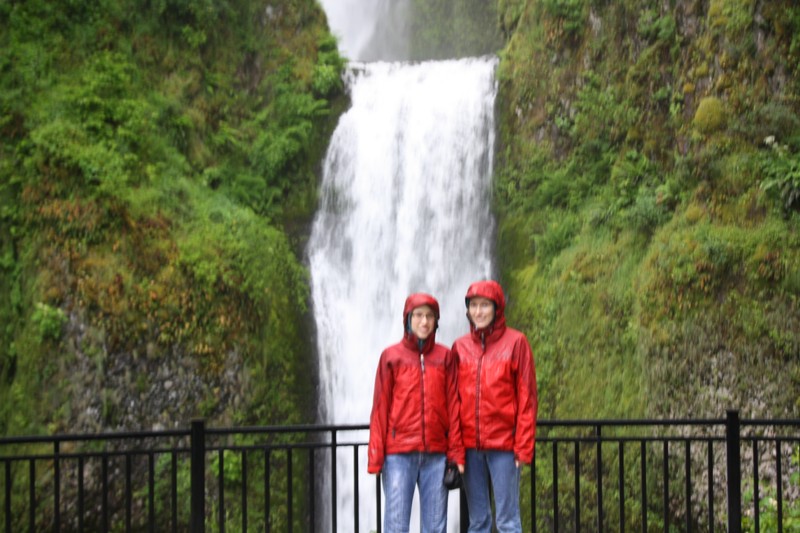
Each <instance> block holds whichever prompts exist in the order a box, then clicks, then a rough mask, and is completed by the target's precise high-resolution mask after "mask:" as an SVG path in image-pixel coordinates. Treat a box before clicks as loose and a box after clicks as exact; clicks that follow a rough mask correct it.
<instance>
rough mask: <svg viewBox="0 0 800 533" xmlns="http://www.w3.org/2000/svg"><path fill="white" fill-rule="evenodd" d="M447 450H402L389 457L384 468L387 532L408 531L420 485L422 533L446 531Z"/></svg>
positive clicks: (385, 532)
mask: <svg viewBox="0 0 800 533" xmlns="http://www.w3.org/2000/svg"><path fill="white" fill-rule="evenodd" d="M444 463H445V455H444V454H443V453H423V452H413V453H398V454H390V455H387V456H386V459H384V462H383V470H382V471H381V480H382V481H383V493H384V495H385V496H386V511H385V514H384V515H383V531H384V533H407V532H408V526H409V522H410V521H411V501H412V500H413V498H414V487H415V486H419V521H420V531H421V533H446V529H447V488H446V487H445V486H444V482H443V478H444Z"/></svg>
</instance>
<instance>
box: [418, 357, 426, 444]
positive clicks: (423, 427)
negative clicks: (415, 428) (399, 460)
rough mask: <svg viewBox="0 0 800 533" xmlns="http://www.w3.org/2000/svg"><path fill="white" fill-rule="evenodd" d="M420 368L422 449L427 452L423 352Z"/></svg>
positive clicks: (420, 358)
mask: <svg viewBox="0 0 800 533" xmlns="http://www.w3.org/2000/svg"><path fill="white" fill-rule="evenodd" d="M419 366H420V368H422V376H421V380H420V386H421V391H422V448H423V449H424V450H425V451H426V452H427V451H428V443H427V442H425V358H424V356H423V354H422V352H420V354H419Z"/></svg>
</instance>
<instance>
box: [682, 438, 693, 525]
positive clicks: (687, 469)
mask: <svg viewBox="0 0 800 533" xmlns="http://www.w3.org/2000/svg"><path fill="white" fill-rule="evenodd" d="M684 447H685V448H684V449H685V452H686V457H685V464H684V477H685V478H686V479H685V480H684V481H685V483H686V531H687V532H688V531H691V530H692V527H691V526H692V456H691V442H690V441H689V439H686V440H685V441H684Z"/></svg>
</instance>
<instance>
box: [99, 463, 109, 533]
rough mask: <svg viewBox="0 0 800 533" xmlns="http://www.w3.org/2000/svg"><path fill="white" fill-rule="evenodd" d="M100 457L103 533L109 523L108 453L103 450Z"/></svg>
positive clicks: (105, 531) (106, 531)
mask: <svg viewBox="0 0 800 533" xmlns="http://www.w3.org/2000/svg"><path fill="white" fill-rule="evenodd" d="M102 457H103V458H102V461H101V466H100V471H101V475H102V478H103V479H102V486H103V496H102V501H103V503H102V511H101V514H102V524H103V525H102V530H103V533H108V529H109V523H108V522H109V521H108V513H109V510H108V454H107V453H106V452H103V456H102Z"/></svg>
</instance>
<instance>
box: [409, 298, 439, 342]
mask: <svg viewBox="0 0 800 533" xmlns="http://www.w3.org/2000/svg"><path fill="white" fill-rule="evenodd" d="M435 329H436V315H434V314H433V309H431V307H430V306H429V305H421V306H419V307H415V308H414V309H412V310H411V332H412V333H414V335H416V336H417V338H418V339H422V340H425V339H427V338H428V337H429V336H430V334H431V333H433V332H434V330H435Z"/></svg>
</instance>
